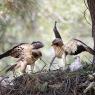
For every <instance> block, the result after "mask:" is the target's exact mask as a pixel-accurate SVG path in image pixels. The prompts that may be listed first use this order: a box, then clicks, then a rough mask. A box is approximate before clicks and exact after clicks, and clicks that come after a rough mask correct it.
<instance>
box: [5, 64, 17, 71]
mask: <svg viewBox="0 0 95 95" xmlns="http://www.w3.org/2000/svg"><path fill="white" fill-rule="evenodd" d="M16 65H17V64H14V65H12V66H10V67H9V68H8V69H7V70H6V71H5V72H6V73H7V72H9V71H12V70H13V69H14V68H15V66H16Z"/></svg>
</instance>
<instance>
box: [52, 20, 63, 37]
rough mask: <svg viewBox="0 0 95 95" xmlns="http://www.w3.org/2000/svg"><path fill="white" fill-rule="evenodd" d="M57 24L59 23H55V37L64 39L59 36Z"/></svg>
mask: <svg viewBox="0 0 95 95" xmlns="http://www.w3.org/2000/svg"><path fill="white" fill-rule="evenodd" d="M56 23H57V21H55V25H54V28H53V31H54V34H55V37H56V38H60V39H62V38H61V35H60V34H59V32H58V30H57V27H56Z"/></svg>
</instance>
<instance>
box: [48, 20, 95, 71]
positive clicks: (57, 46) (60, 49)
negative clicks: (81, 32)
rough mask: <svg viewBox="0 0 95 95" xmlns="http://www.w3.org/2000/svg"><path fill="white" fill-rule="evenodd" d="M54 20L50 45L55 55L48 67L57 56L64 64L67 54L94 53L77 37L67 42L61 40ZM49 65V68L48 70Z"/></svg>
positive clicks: (94, 53)
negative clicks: (52, 38) (62, 59)
mask: <svg viewBox="0 0 95 95" xmlns="http://www.w3.org/2000/svg"><path fill="white" fill-rule="evenodd" d="M56 23H57V22H56V21H55V25H54V28H53V31H54V34H55V39H54V40H53V41H52V46H53V49H54V52H55V56H54V57H53V59H52V61H51V63H50V67H51V65H52V63H53V61H54V59H55V58H56V57H57V58H62V57H63V58H64V64H65V65H66V56H67V55H77V54H80V53H82V52H84V51H86V52H89V53H90V54H92V55H95V51H94V50H93V49H92V48H90V47H89V46H88V45H86V44H85V43H84V42H82V41H80V40H78V39H71V40H70V41H69V42H68V43H67V44H64V43H63V40H62V38H61V35H60V34H59V32H58V30H57V27H56ZM50 67H49V70H50Z"/></svg>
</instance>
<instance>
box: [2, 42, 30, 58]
mask: <svg viewBox="0 0 95 95" xmlns="http://www.w3.org/2000/svg"><path fill="white" fill-rule="evenodd" d="M27 45H28V44H27V43H21V44H19V45H17V46H15V47H13V48H12V49H10V50H8V51H7V52H5V53H3V54H1V55H0V59H1V58H4V57H7V56H12V57H14V58H19V57H20V56H21V55H22V54H23V51H24V49H25V48H26V47H28V46H27Z"/></svg>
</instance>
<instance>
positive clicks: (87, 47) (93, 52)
mask: <svg viewBox="0 0 95 95" xmlns="http://www.w3.org/2000/svg"><path fill="white" fill-rule="evenodd" d="M74 40H76V41H79V42H80V43H82V44H83V45H84V46H85V49H86V50H87V51H88V52H89V53H90V54H92V55H95V50H93V49H92V48H90V47H89V46H88V45H86V44H85V43H83V42H82V41H80V40H78V39H74Z"/></svg>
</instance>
